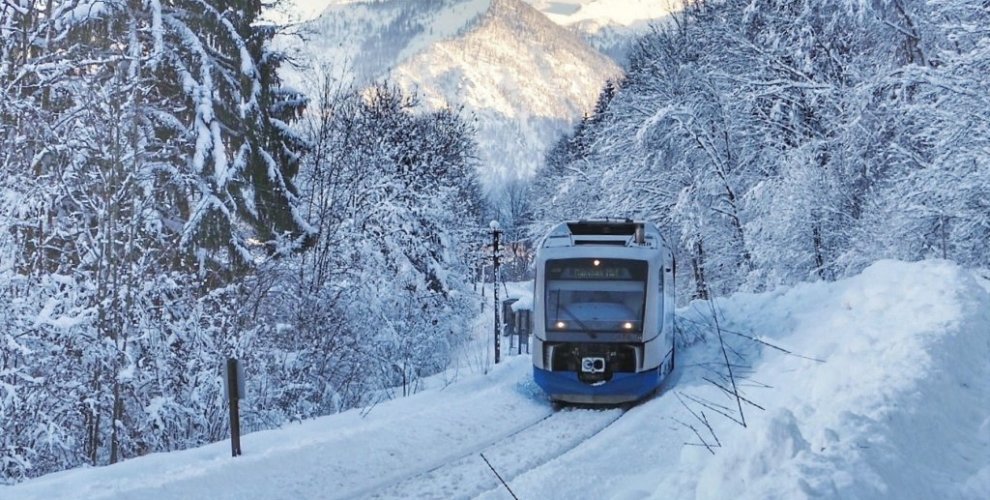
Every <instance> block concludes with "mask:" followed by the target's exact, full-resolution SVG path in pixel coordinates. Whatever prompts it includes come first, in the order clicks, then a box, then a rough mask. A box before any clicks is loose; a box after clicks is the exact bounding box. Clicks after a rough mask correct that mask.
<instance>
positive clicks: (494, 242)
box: [489, 220, 502, 364]
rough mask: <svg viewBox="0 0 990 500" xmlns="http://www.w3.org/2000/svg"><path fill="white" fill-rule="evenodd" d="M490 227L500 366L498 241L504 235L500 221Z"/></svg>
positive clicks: (496, 355) (496, 332) (496, 346)
mask: <svg viewBox="0 0 990 500" xmlns="http://www.w3.org/2000/svg"><path fill="white" fill-rule="evenodd" d="M489 227H491V229H492V264H493V266H494V267H493V269H492V290H493V292H494V293H493V294H492V295H494V297H495V307H494V309H495V311H494V312H495V364H498V362H499V360H500V358H501V350H502V345H501V344H502V340H501V338H502V336H501V335H499V330H501V329H502V328H501V326H502V325H501V322H500V321H499V309H501V308H500V307H499V303H498V265H499V262H498V240H499V237H500V236H501V235H502V231H501V230H500V229H499V226H498V221H494V220H493V221H492V222H491V224H489Z"/></svg>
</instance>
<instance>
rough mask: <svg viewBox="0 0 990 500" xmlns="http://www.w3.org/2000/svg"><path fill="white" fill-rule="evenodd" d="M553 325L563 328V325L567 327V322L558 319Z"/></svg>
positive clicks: (559, 328)
mask: <svg viewBox="0 0 990 500" xmlns="http://www.w3.org/2000/svg"><path fill="white" fill-rule="evenodd" d="M553 326H554V327H556V328H557V329H558V330H563V329H564V328H565V327H567V323H564V322H563V321H558V322H556V323H554V324H553Z"/></svg>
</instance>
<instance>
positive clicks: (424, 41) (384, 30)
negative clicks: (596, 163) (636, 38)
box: [287, 0, 621, 191]
mask: <svg viewBox="0 0 990 500" xmlns="http://www.w3.org/2000/svg"><path fill="white" fill-rule="evenodd" d="M304 29H305V33H306V34H307V37H308V41H307V42H306V43H305V44H300V45H296V46H295V47H294V48H295V50H296V51H297V54H296V57H297V59H298V60H301V61H303V62H306V61H308V62H309V63H310V64H312V65H313V66H317V65H326V64H330V65H331V66H332V67H333V68H334V69H333V71H335V72H338V73H346V74H347V75H348V76H349V77H351V78H353V79H354V81H355V82H357V83H359V84H361V83H362V82H370V81H372V80H380V79H384V78H388V79H391V80H393V81H395V82H396V83H398V84H399V85H401V86H402V87H403V88H404V89H406V90H407V91H409V92H415V93H417V94H418V95H419V97H420V101H421V102H422V103H423V105H424V106H425V107H427V108H432V109H438V108H446V107H452V108H463V109H465V110H466V111H467V112H469V113H471V114H472V115H473V116H474V117H475V118H476V127H477V129H478V137H477V138H478V142H479V146H480V151H479V156H480V158H481V161H482V163H483V165H482V167H481V169H482V170H481V172H480V174H481V177H482V180H483V182H484V183H485V184H486V185H487V187H488V188H489V190H490V191H498V186H499V185H500V184H501V183H502V181H503V180H505V179H512V178H519V177H522V178H525V177H529V176H530V175H531V174H532V173H533V172H535V170H536V169H537V168H538V167H539V166H540V165H541V164H542V162H543V157H544V155H545V153H546V151H547V150H548V149H549V147H550V146H551V145H552V144H553V143H554V142H555V141H556V140H558V138H559V137H560V136H561V135H563V134H564V133H565V132H566V131H568V130H569V129H570V128H571V127H572V126H573V125H574V124H575V123H576V122H577V121H578V120H580V119H581V117H582V116H583V115H584V114H585V113H586V112H588V111H589V110H590V109H591V108H592V107H593V105H594V102H595V100H596V98H597V96H598V93H599V90H600V88H601V86H602V84H603V83H604V81H605V80H606V79H607V78H615V77H618V76H619V75H621V69H620V68H619V67H618V66H617V65H616V64H615V63H614V62H613V61H612V60H611V59H609V58H608V57H607V56H605V55H603V54H601V53H600V52H598V51H597V50H595V49H594V48H592V47H591V46H590V45H588V44H587V42H585V41H584V40H583V39H582V38H581V37H579V36H578V35H577V34H575V33H574V32H572V31H570V30H568V29H567V28H564V27H562V26H560V25H558V24H556V23H554V22H553V21H551V20H549V19H548V18H547V17H546V16H545V15H544V14H543V13H541V12H540V11H538V10H537V9H535V8H533V7H532V6H530V5H529V4H527V3H526V2H524V1H522V0H422V1H416V2H409V1H407V0H378V1H368V0H359V1H354V2H352V3H347V4H332V5H330V6H329V7H328V8H327V9H326V10H325V11H324V13H323V15H321V16H320V17H319V18H318V19H315V20H314V21H312V22H311V23H307V25H305V27H304ZM287 80H288V81H290V82H291V81H292V78H289V77H287Z"/></svg>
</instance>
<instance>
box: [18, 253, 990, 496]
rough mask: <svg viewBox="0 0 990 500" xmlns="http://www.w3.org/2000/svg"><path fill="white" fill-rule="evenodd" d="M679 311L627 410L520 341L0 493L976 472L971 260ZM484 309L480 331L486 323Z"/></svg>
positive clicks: (583, 487) (989, 301)
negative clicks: (331, 402)
mask: <svg viewBox="0 0 990 500" xmlns="http://www.w3.org/2000/svg"><path fill="white" fill-rule="evenodd" d="M713 309H714V310H715V311H717V313H718V315H719V318H720V320H721V321H720V323H721V325H722V328H723V333H724V339H725V341H726V342H727V352H728V353H729V354H728V356H730V359H731V360H732V363H733V365H734V366H735V372H734V373H735V374H734V376H735V377H737V378H736V382H737V383H738V384H739V387H740V388H741V389H740V390H741V394H742V395H743V397H744V398H745V400H742V401H741V402H740V403H739V405H740V406H741V408H742V413H741V414H740V413H739V411H738V410H737V409H736V408H737V403H736V401H735V400H734V399H733V398H729V397H727V396H726V394H725V393H724V392H723V391H722V390H720V389H719V388H717V387H716V386H715V385H714V384H713V383H712V382H710V381H720V380H721V377H723V376H724V375H725V371H724V370H723V368H724V367H723V362H722V359H723V358H722V356H723V354H722V351H721V350H720V349H719V341H718V339H717V337H716V336H715V335H714V330H713V329H712V327H711V314H710V311H711V310H713ZM679 313H680V319H679V321H680V325H681V331H682V336H681V338H680V345H681V347H680V359H679V361H678V368H677V370H676V371H675V372H674V378H673V379H672V385H671V386H669V387H666V388H664V393H663V394H662V395H660V396H658V397H656V398H654V399H652V400H650V401H647V402H644V403H642V404H640V405H639V406H636V407H634V408H632V409H630V410H629V411H625V412H623V411H622V410H621V409H600V410H595V409H580V408H565V409H564V410H561V411H558V412H554V411H553V410H552V409H551V407H550V405H549V404H548V402H547V401H546V400H545V398H544V397H543V396H542V394H541V393H540V392H539V390H538V389H537V388H536V387H535V385H534V384H533V382H532V378H531V375H530V364H529V360H528V358H527V357H526V356H521V357H510V358H509V359H508V361H507V362H506V363H504V364H502V365H499V366H498V367H495V368H494V369H493V370H489V369H485V370H484V372H485V373H473V374H472V373H469V370H466V371H465V372H463V373H461V374H460V375H459V376H458V375H456V374H451V373H448V374H446V376H445V378H444V379H443V383H440V382H441V380H437V382H438V384H437V388H435V389H428V390H425V391H422V392H420V393H419V394H416V395H414V396H411V397H407V398H401V399H396V400H393V401H389V402H387V403H384V404H381V405H378V406H375V407H373V408H368V409H364V410H354V411H350V412H346V413H343V414H339V415H334V416H330V417H325V418H319V419H315V420H310V421H306V422H303V423H295V424H289V425H286V426H285V427H284V428H282V429H279V430H273V431H266V432H258V433H254V434H251V435H248V436H246V437H245V438H244V440H243V448H244V453H245V454H244V455H243V456H242V457H239V458H236V459H232V458H230V456H229V444H228V443H226V442H221V443H216V444H213V445H210V446H206V447H203V448H199V449H194V450H187V451H182V452H176V453H169V454H155V455H151V456H146V457H142V458H137V459H133V460H129V461H127V462H124V463H122V464H118V465H114V466H109V467H102V468H96V469H88V470H87V469H77V470H72V471H66V472H62V473H57V474H52V475H49V476H45V477H42V478H38V479H34V480H29V481H27V482H25V483H22V484H20V485H17V486H13V487H4V488H0V496H2V497H3V498H16V499H23V500H27V499H46V500H47V499H53V498H80V497H86V498H143V499H166V498H191V497H199V498H348V497H353V496H357V497H361V498H368V497H375V498H412V497H416V498H452V497H480V498H492V499H494V498H506V497H507V496H508V495H507V493H506V491H505V490H504V489H503V487H502V486H501V485H500V484H499V482H498V480H497V479H496V478H495V476H494V474H492V471H491V469H489V467H488V465H487V464H486V462H485V460H487V461H488V463H490V464H491V465H492V467H494V468H495V469H496V470H498V471H499V472H500V474H501V475H502V477H503V478H504V479H505V480H506V481H507V483H508V485H509V487H511V488H512V490H513V491H514V493H515V494H516V495H517V496H518V497H519V498H566V497H583V498H601V497H608V498H623V499H632V498H706V499H707V498H711V499H720V498H725V497H726V496H727V495H728V494H730V493H729V492H731V495H732V496H734V497H739V498H752V499H763V498H789V499H790V498H812V497H815V498H844V499H878V498H891V499H895V498H896V499H913V498H917V499H924V498H961V499H974V500H975V499H982V498H986V493H987V492H990V407H988V405H987V402H988V401H990V364H988V363H987V359H988V358H990V338H988V337H987V334H986V332H987V331H988V330H990V284H988V282H987V281H986V279H985V278H982V277H980V276H979V275H977V274H974V273H973V272H971V271H969V270H965V269H962V268H960V267H958V266H957V265H955V264H952V263H950V262H947V261H926V262H919V263H904V262H895V261H881V262H878V263H876V264H874V265H873V266H871V267H870V268H868V269H867V270H866V271H864V272H863V273H862V274H861V275H858V276H855V277H852V278H849V279H845V280H840V281H838V282H834V283H825V282H817V283H810V284H801V285H797V286H795V287H793V288H789V289H781V290H777V291H774V292H769V293H764V294H737V295H734V296H732V297H729V298H726V299H720V300H718V301H717V302H716V303H715V304H713V305H711V306H710V305H709V304H708V303H705V302H696V303H694V304H692V305H691V306H690V307H688V308H685V309H683V310H681V311H679ZM482 319H483V322H484V325H481V324H479V327H480V328H479V330H478V333H479V340H484V339H487V336H486V333H485V332H487V328H484V327H488V326H490V325H489V323H488V322H489V321H490V318H487V319H484V318H482ZM750 337H751V338H755V339H757V340H758V341H753V340H751V339H750ZM479 345H487V342H482V343H480V344H479ZM781 349H786V351H788V352H784V351H782V350H781ZM479 368H480V366H479ZM453 379H457V380H453ZM723 382H724V380H723ZM700 402H705V403H706V404H707V405H708V406H703V405H702V404H700ZM757 405H759V407H757ZM761 408H762V409H761ZM719 413H725V416H723V415H719ZM730 418H731V419H735V420H742V421H744V422H745V424H746V426H745V427H743V426H742V425H739V424H737V423H734V422H733V421H732V420H730ZM705 422H707V424H708V425H709V426H710V427H708V426H706V425H705ZM482 453H483V454H484V458H482V456H481V454H482Z"/></svg>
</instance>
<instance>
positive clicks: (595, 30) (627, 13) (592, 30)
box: [526, 0, 680, 61]
mask: <svg viewBox="0 0 990 500" xmlns="http://www.w3.org/2000/svg"><path fill="white" fill-rule="evenodd" d="M526 1H527V2H528V3H529V4H530V5H532V6H533V7H535V8H536V9H538V10H539V11H540V12H543V13H544V14H545V15H546V16H547V17H548V18H549V19H550V20H551V21H553V22H555V23H557V24H559V25H561V26H565V27H568V28H569V29H571V30H573V31H574V32H575V33H578V34H579V35H581V36H582V37H583V38H584V39H586V40H587V41H588V42H589V43H591V45H592V46H594V47H595V48H596V49H598V50H599V51H601V52H603V53H605V54H608V55H609V56H610V57H612V58H613V59H615V60H617V61H623V60H625V57H626V53H627V51H628V49H629V46H630V44H631V43H632V42H633V41H634V40H635V39H636V37H637V36H638V35H640V34H642V33H644V32H646V31H647V30H648V29H649V27H650V25H651V24H653V23H656V22H658V21H661V20H663V19H664V18H666V17H667V16H668V15H669V14H670V13H671V12H675V11H677V10H678V9H680V5H679V4H680V1H679V0H526Z"/></svg>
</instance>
